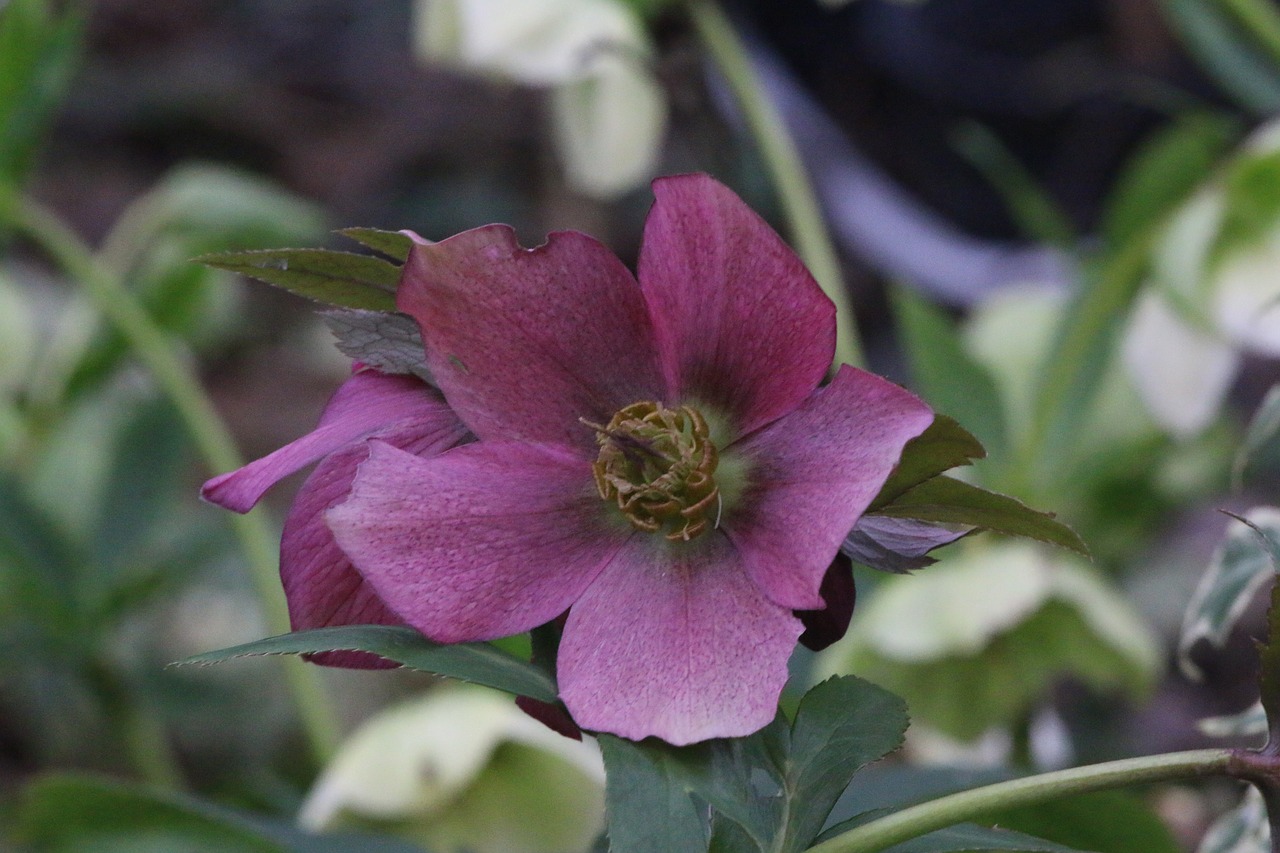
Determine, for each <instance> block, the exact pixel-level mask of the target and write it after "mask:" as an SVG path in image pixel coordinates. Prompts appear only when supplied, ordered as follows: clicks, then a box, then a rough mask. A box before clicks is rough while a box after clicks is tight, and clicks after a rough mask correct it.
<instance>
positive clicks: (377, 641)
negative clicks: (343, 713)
mask: <svg viewBox="0 0 1280 853" xmlns="http://www.w3.org/2000/svg"><path fill="white" fill-rule="evenodd" d="M339 651H341V652H369V653H370V654H375V655H378V656H379V657H382V658H386V659H387V660H390V661H395V662H396V663H398V664H400V665H401V666H404V667H407V668H409V669H416V670H419V671H421V672H430V673H434V674H435V675H443V676H447V677H449V678H457V679H459V680H461V681H469V682H471V683H472V684H481V685H484V686H485V687H492V688H495V689H497V690H503V691H506V692H507V693H514V694H515V695H517V696H528V697H529V698H530V699H537V700H539V701H541V702H555V701H556V696H557V691H556V685H555V682H554V681H553V680H552V679H551V676H550V675H548V674H547V672H545V671H544V670H542V669H540V668H538V667H536V666H534V665H532V664H530V663H528V662H526V661H522V660H520V659H519V658H516V657H513V656H512V655H509V654H507V653H506V652H504V651H502V650H501V649H499V648H497V647H496V646H493V645H490V644H489V643H453V644H450V645H441V644H440V643H433V642H431V641H430V640H428V639H427V638H426V637H424V636H422V635H421V634H419V633H418V632H417V631H415V630H413V629H412V628H405V627H401V626H396V625H343V626H340V627H334V628H316V629H314V630H311V631H295V632H293V633H291V634H281V635H279V636H277V637H267V638H266V639H263V640H256V641H254V642H252V643H244V644H243V645H239V646H232V647H231V648H228V649H219V650H217V651H213V652H205V653H204V654H201V655H195V656H194V657H189V658H187V659H186V660H183V661H178V663H177V664H176V665H178V666H185V665H187V664H211V663H220V662H222V661H225V660H230V659H231V658H238V657H250V656H254V655H309V654H319V653H321V652H339Z"/></svg>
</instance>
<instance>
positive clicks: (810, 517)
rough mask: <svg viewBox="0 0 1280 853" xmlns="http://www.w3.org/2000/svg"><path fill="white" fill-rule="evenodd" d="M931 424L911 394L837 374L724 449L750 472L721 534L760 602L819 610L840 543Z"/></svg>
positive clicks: (857, 373) (845, 371) (847, 371)
mask: <svg viewBox="0 0 1280 853" xmlns="http://www.w3.org/2000/svg"><path fill="white" fill-rule="evenodd" d="M932 422H933V412H932V411H931V410H930V409H929V407H928V406H926V405H925V404H924V402H923V401H922V400H920V398H918V397H916V396H915V395H914V394H912V393H910V392H909V391H906V390H904V389H902V388H900V387H898V386H897V385H894V384H893V383H892V382H889V381H888V380H885V379H881V378H880V377H878V376H874V375H872V374H870V373H867V372H865V371H862V370H858V369H857V368H854V367H848V366H843V367H841V368H840V371H839V372H838V373H837V374H836V377H835V379H833V380H832V381H831V384H830V385H828V386H826V387H825V388H822V389H820V390H818V391H817V392H815V393H814V394H813V395H812V396H811V397H810V398H809V399H808V400H806V401H805V402H804V404H803V405H802V406H801V407H800V408H799V409H797V410H796V411H794V412H792V413H791V414H789V415H787V416H786V417H785V418H782V419H780V420H777V421H775V422H774V423H772V424H770V425H769V426H767V427H765V428H764V429H763V430H760V431H759V432H756V433H754V434H752V435H750V436H748V437H747V438H745V439H743V440H742V441H740V442H738V443H737V444H735V445H732V448H731V449H732V451H733V452H734V453H740V454H741V455H742V456H743V457H745V458H746V459H748V460H749V463H748V464H749V466H750V469H749V472H748V475H747V476H748V485H747V488H746V492H745V493H744V494H743V495H742V497H741V499H740V500H739V501H737V503H736V505H735V506H734V507H733V508H732V509H731V510H730V511H729V512H728V513H727V514H726V516H725V519H724V523H723V525H722V526H723V528H724V530H725V533H727V534H728V536H729V538H730V539H732V540H733V542H734V544H735V545H737V547H738V550H739V551H740V552H741V553H742V555H743V561H744V563H745V565H746V569H747V572H748V573H749V574H750V575H751V578H752V579H753V580H754V581H755V582H756V583H757V584H759V585H760V589H761V590H763V591H764V593H765V595H767V596H769V598H770V599H771V600H773V601H774V602H776V603H778V604H780V605H782V606H784V607H790V608H794V609H796V610H812V609H815V608H819V607H822V606H823V601H822V596H821V595H819V594H818V590H819V587H820V585H821V583H822V575H823V573H824V572H826V570H827V567H828V566H830V565H831V560H832V558H833V557H835V554H836V551H837V550H839V547H840V543H841V542H843V541H844V538H845V535H846V534H847V533H848V532H849V530H850V529H851V528H852V527H853V526H854V523H855V522H857V520H858V516H860V515H861V514H862V512H863V511H864V510H865V509H866V508H867V505H868V504H870V503H871V500H872V499H873V498H874V497H875V496H876V494H877V493H878V492H879V491H880V487H881V486H882V485H883V484H884V481H885V480H886V479H887V478H888V476H889V473H890V472H891V471H893V468H894V466H895V465H897V464H898V459H899V458H900V457H901V456H902V448H903V446H904V445H905V444H906V443H907V442H908V441H910V440H911V439H912V438H915V437H916V436H917V435H919V434H920V433H921V432H923V431H924V430H925V428H926V427H928V426H929V424H930V423H932Z"/></svg>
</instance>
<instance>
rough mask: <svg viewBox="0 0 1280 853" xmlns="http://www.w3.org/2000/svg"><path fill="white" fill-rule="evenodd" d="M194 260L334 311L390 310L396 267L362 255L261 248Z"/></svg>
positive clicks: (396, 278)
mask: <svg viewBox="0 0 1280 853" xmlns="http://www.w3.org/2000/svg"><path fill="white" fill-rule="evenodd" d="M195 260H196V261H198V262H200V263H202V264H207V265H208V266H211V267H217V268H218V269H224V270H228V271H230V272H235V273H240V274H241V275H246V276H249V277H250V278H256V279H258V280H259V281H265V282H266V283H267V284H274V285H275V286H277V287H282V288H284V289H285V290H288V291H290V292H291V293H296V294H298V295H299V296H305V297H306V298H308V299H314V300H316V301H318V302H327V303H329V304H330V305H337V306H338V307H340V308H362V309H364V310H366V311H394V310H396V300H395V289H396V285H397V283H398V282H399V280H400V268H399V267H397V266H396V265H395V264H393V263H391V262H390V261H384V260H381V259H379V258H374V257H370V256H368V255H354V254H351V253H349V252H334V251H330V250H328V249H266V250H259V251H252V252H220V253H214V254H210V255H202V256H200V257H198V258H196V259H195Z"/></svg>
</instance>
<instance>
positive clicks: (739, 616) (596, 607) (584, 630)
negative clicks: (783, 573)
mask: <svg viewBox="0 0 1280 853" xmlns="http://www.w3.org/2000/svg"><path fill="white" fill-rule="evenodd" d="M801 630H802V628H801V625H800V620H799V619H797V618H796V617H795V616H794V615H792V613H791V611H790V610H788V609H787V608H785V607H780V606H778V605H776V604H774V603H773V602H771V601H769V600H768V599H766V598H765V597H764V596H763V595H761V593H760V590H759V589H757V588H756V586H755V585H754V584H752V583H751V581H750V579H749V578H747V576H746V574H745V573H744V572H743V567H742V562H741V558H740V557H739V555H738V554H737V553H736V551H735V549H734V547H733V545H732V544H731V543H730V542H729V541H728V540H727V539H725V538H724V537H723V536H720V535H718V534H710V535H708V536H706V537H703V538H702V539H699V540H697V541H696V542H695V543H692V544H690V543H678V544H675V545H672V544H671V543H664V542H662V541H661V540H658V539H655V538H653V537H649V536H635V537H632V538H631V539H630V540H629V541H628V542H627V545H626V546H625V547H624V548H623V549H622V550H621V551H619V552H618V554H617V556H616V557H614V559H613V560H612V561H611V562H610V563H609V565H608V567H607V568H605V570H604V571H603V572H601V573H600V576H599V578H597V579H596V581H595V582H594V583H593V584H591V586H590V587H589V588H588V589H587V591H586V592H585V593H584V594H583V596H582V598H581V599H579V601H578V602H577V604H575V605H574V606H573V608H572V609H571V610H570V611H569V619H568V621H567V622H566V623H565V628H564V637H563V639H562V640H561V643H560V656H559V661H558V664H557V667H556V674H557V677H558V678H559V680H560V698H561V699H562V700H563V701H564V703H565V705H566V706H568V708H569V712H570V713H572V714H573V717H574V719H575V720H576V721H577V722H578V723H579V725H581V726H582V727H583V728H585V729H590V730H594V731H604V732H611V733H613V734H617V735H621V736H622V737H627V738H631V739H633V740H639V739H641V738H645V737H649V736H657V737H660V738H662V739H663V740H665V741H667V742H668V743H671V744H675V745H677V746H680V745H683V744H687V743H694V742H696V741H701V740H706V739H708V738H713V737H737V736H740V735H746V734H750V733H751V732H754V731H756V730H757V729H760V728H762V727H763V726H765V725H767V724H768V723H769V721H770V720H772V719H773V716H774V713H775V712H776V711H777V707H778V696H779V694H780V693H781V692H782V687H783V685H784V684H785V683H786V680H787V659H788V657H790V655H791V650H792V649H793V648H794V647H795V644H796V638H797V637H799V636H800V632H801Z"/></svg>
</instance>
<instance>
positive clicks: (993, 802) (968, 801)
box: [809, 749, 1232, 853]
mask: <svg viewBox="0 0 1280 853" xmlns="http://www.w3.org/2000/svg"><path fill="white" fill-rule="evenodd" d="M1231 760H1232V752H1231V751H1230V750H1226V749H1198V750H1193V751H1191V752H1174V753H1169V754H1167V755H1156V756H1150V757H1146V758H1127V759H1124V760H1122V761H1109V762H1107V763H1105V764H1092V765H1089V766H1088V767H1074V768H1072V769H1070V770H1058V771H1055V772H1053V773H1042V774H1040V775H1038V776H1027V777H1025V778H1022V779H1012V780H1010V781H1008V782H998V783H996V784H994V785H987V786H985V787H982V788H974V789H972V790H969V791H961V792H960V793H958V794H951V795H949V796H946V797H939V798H938V799H936V800H930V801H929V802H927V803H920V804H919V805H915V806H911V807H909V808H905V809H903V810H902V811H899V812H894V813H893V814H891V815H888V816H886V817H882V818H880V819H879V820H873V821H871V822H870V823H866V824H863V825H862V826H859V827H856V828H854V829H851V830H849V831H848V832H845V833H843V834H841V835H838V836H836V837H835V838H830V839H828V840H826V841H824V842H822V843H821V844H817V845H815V846H813V847H811V848H809V853H874V851H877V850H884V849H885V848H886V847H891V846H893V845H894V844H901V843H902V842H904V841H907V840H909V839H912V838H916V837H918V836H921V835H924V834H926V833H929V832H934V831H935V830H939V829H943V828H945V827H948V826H951V825H953V824H957V823H963V822H964V821H967V820H972V819H974V818H978V817H981V816H982V815H984V814H990V813H991V812H994V811H997V810H1001V809H1009V808H1014V807H1017V806H1027V805H1033V804H1035V803H1041V802H1045V801H1046V800H1054V799H1057V798H1059V797H1065V796H1069V795H1071V794H1084V793H1088V792H1090V791H1101V790H1105V789H1108V788H1118V787H1123V786H1128V785H1143V784H1148V783H1151V782H1168V781H1173V780H1177V779H1190V778H1194V777H1197V776H1211V775H1222V774H1225V773H1226V772H1227V770H1228V764H1229V763H1230V762H1231Z"/></svg>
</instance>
